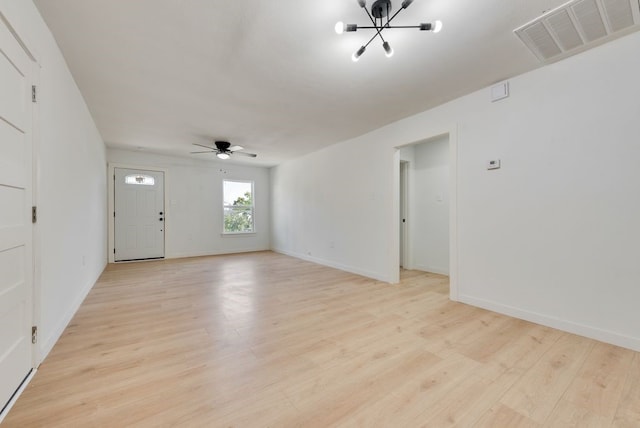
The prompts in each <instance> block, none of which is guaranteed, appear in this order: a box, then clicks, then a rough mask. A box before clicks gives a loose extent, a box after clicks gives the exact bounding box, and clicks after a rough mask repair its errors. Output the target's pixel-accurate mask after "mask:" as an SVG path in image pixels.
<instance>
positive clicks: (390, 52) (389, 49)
mask: <svg viewBox="0 0 640 428" xmlns="http://www.w3.org/2000/svg"><path fill="white" fill-rule="evenodd" d="M382 47H383V48H384V54H385V55H386V56H387V58H391V57H392V56H393V48H392V47H391V45H390V44H389V42H384V43H383V44H382Z"/></svg>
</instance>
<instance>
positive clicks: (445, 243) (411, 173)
mask: <svg viewBox="0 0 640 428" xmlns="http://www.w3.org/2000/svg"><path fill="white" fill-rule="evenodd" d="M456 158H457V155H456V144H455V134H454V135H453V136H452V133H451V132H449V133H443V134H439V135H436V136H433V137H430V138H426V139H424V140H421V141H418V142H415V143H412V144H408V145H404V146H400V147H398V148H397V156H396V162H397V169H396V170H397V173H398V176H397V183H398V186H397V187H398V189H397V195H398V198H397V201H398V216H397V218H398V223H397V225H396V230H397V234H398V239H397V242H398V252H397V254H398V260H397V263H396V266H397V267H398V272H399V273H398V278H400V277H406V275H410V271H424V272H430V273H434V274H439V275H445V276H448V277H450V282H451V285H450V297H451V299H452V300H456V290H457V288H456V284H455V265H456V263H455V262H456V260H455V254H456V244H455V242H456V239H455V237H456V228H455V222H456V220H455V215H456V209H455V201H456V180H455V176H456Z"/></svg>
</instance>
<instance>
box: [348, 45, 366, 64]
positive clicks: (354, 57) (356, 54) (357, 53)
mask: <svg viewBox="0 0 640 428" xmlns="http://www.w3.org/2000/svg"><path fill="white" fill-rule="evenodd" d="M366 49H367V48H366V47H364V46H360V49H358V50H357V51H355V52H354V53H353V55H352V56H351V59H352V60H353V62H358V60H359V59H360V57H361V56H362V54H363V53H364V51H365V50H366Z"/></svg>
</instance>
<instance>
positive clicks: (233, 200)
mask: <svg viewBox="0 0 640 428" xmlns="http://www.w3.org/2000/svg"><path fill="white" fill-rule="evenodd" d="M222 204H223V209H224V229H223V231H224V233H252V232H253V231H254V225H253V182H252V181H232V180H224V181H223V202H222Z"/></svg>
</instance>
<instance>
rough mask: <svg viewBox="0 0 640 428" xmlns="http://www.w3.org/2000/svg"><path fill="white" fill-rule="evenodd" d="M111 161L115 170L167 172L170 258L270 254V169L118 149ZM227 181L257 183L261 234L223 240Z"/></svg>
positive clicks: (111, 154) (257, 219)
mask: <svg viewBox="0 0 640 428" xmlns="http://www.w3.org/2000/svg"><path fill="white" fill-rule="evenodd" d="M186 150H189V148H187V149H186ZM107 158H108V160H109V164H110V165H116V166H117V165H131V166H142V167H145V166H146V167H150V168H154V167H155V168H161V169H165V170H166V176H165V194H166V199H165V207H166V222H165V231H166V234H165V256H166V257H167V258H176V257H192V256H202V255H212V254H227V253H239V252H247V251H263V250H268V249H269V248H270V244H269V238H270V233H269V229H270V220H269V216H270V207H269V200H270V198H269V190H270V189H269V187H270V185H269V170H268V169H267V168H262V167H252V166H240V165H233V164H230V163H228V162H217V161H214V162H211V161H204V160H192V159H188V158H178V157H170V156H162V155H156V154H152V153H145V152H135V151H127V150H115V149H109V150H108V151H107ZM225 179H226V180H252V181H254V192H255V200H254V203H255V230H256V233H255V234H248V235H233V236H230V235H225V236H223V235H222V224H223V220H222V181H223V180H225ZM111 251H113V249H111Z"/></svg>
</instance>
